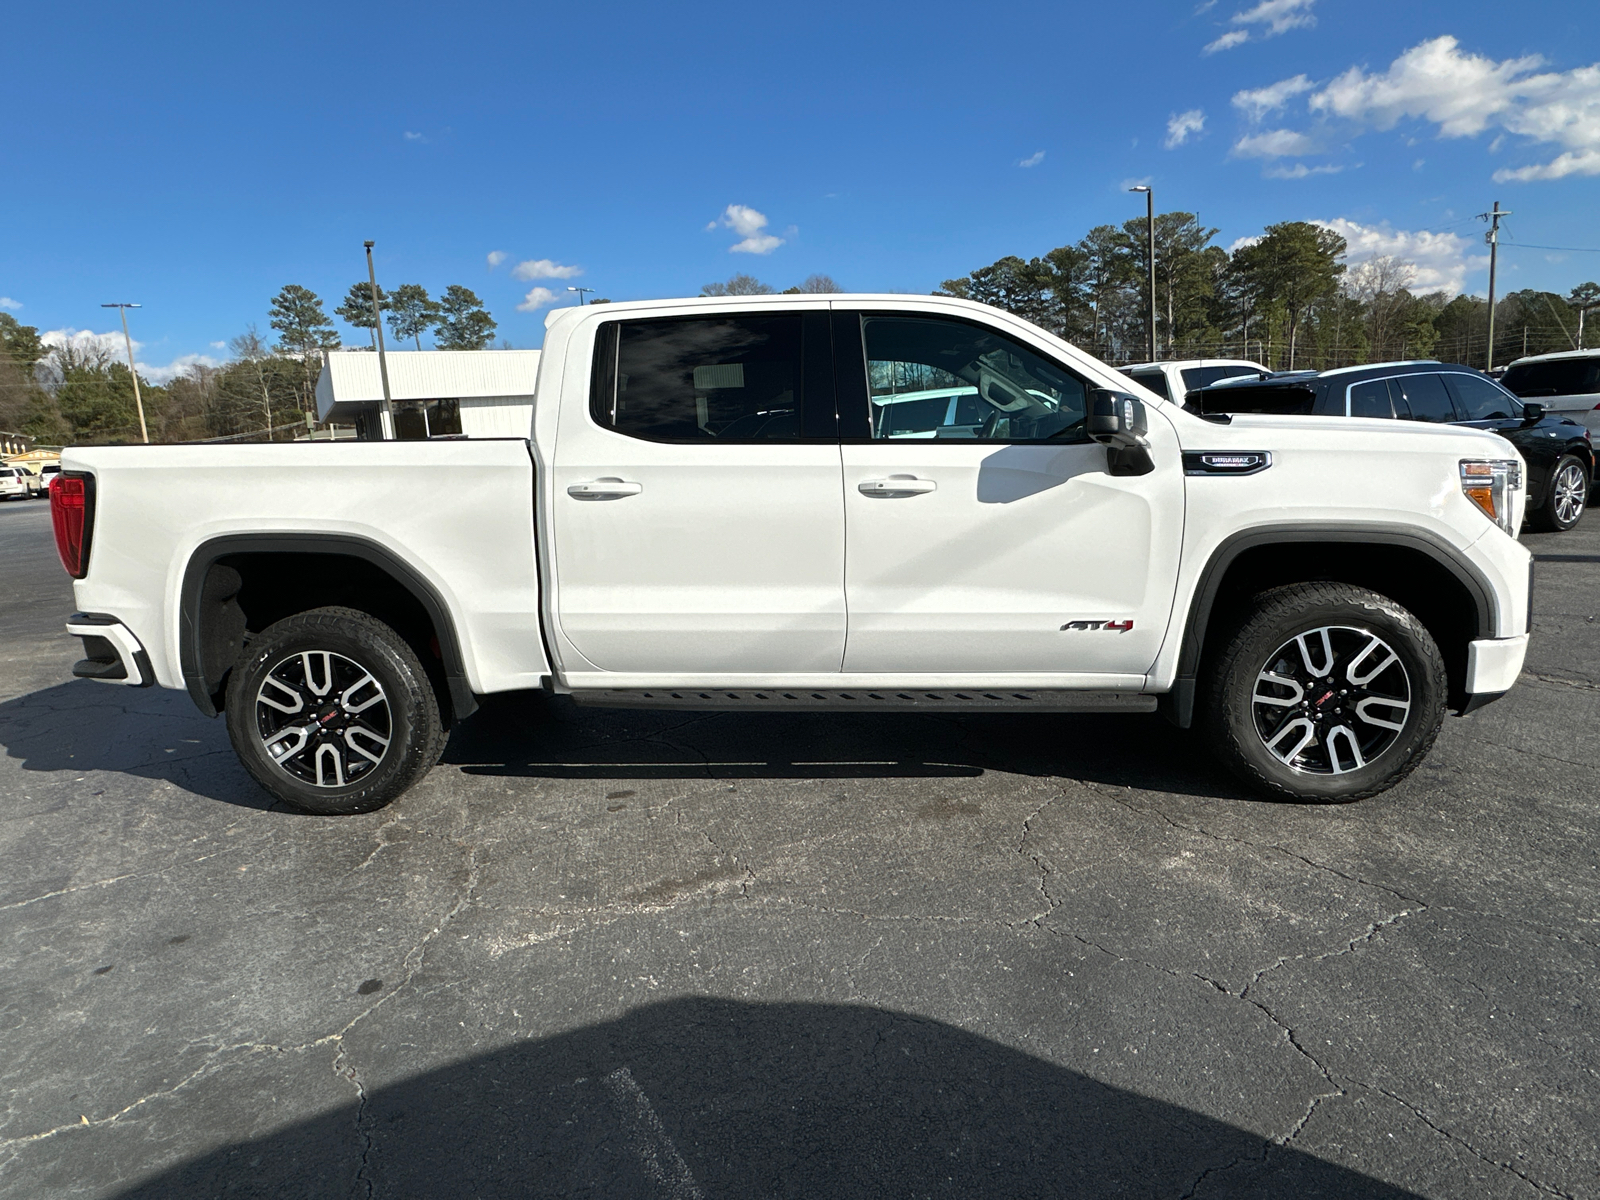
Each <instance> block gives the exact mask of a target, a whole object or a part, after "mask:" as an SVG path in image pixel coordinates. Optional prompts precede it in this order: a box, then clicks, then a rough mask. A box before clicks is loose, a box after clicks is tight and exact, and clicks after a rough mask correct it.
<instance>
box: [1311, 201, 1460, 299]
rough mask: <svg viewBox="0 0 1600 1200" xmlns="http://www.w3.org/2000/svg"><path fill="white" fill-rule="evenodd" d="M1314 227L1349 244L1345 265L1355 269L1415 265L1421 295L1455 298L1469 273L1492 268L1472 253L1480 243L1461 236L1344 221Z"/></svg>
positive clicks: (1383, 224) (1333, 221) (1386, 223)
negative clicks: (1380, 263) (1375, 262)
mask: <svg viewBox="0 0 1600 1200" xmlns="http://www.w3.org/2000/svg"><path fill="white" fill-rule="evenodd" d="M1312 223H1313V224H1316V225H1321V226H1323V227H1324V228H1326V229H1331V230H1333V231H1334V232H1335V233H1337V234H1338V235H1339V236H1340V237H1342V238H1344V240H1345V241H1346V242H1348V243H1349V246H1350V248H1349V250H1348V252H1347V253H1346V257H1345V261H1346V262H1348V263H1349V264H1350V265H1351V266H1357V265H1359V264H1361V263H1364V262H1368V261H1370V260H1372V259H1374V258H1383V257H1393V258H1397V259H1400V260H1401V261H1402V262H1408V263H1412V264H1414V265H1415V266H1416V269H1417V273H1416V279H1415V282H1414V283H1413V284H1412V287H1413V288H1414V289H1415V290H1416V291H1418V292H1448V293H1450V294H1451V295H1455V294H1456V293H1457V292H1460V291H1461V290H1462V289H1463V287H1465V285H1466V277H1467V275H1468V273H1470V272H1473V271H1481V270H1484V269H1486V268H1487V267H1488V265H1489V258H1488V256H1487V255H1483V254H1469V253H1468V251H1469V249H1472V248H1474V247H1476V245H1477V243H1476V242H1475V241H1473V240H1471V239H1468V238H1465V237H1462V236H1461V235H1460V234H1459V233H1430V232H1429V231H1427V230H1425V229H1424V230H1419V231H1417V232H1412V231H1410V230H1406V229H1392V228H1390V226H1389V223H1388V222H1387V221H1384V222H1381V223H1380V224H1377V225H1362V224H1359V223H1357V222H1355V221H1349V220H1346V219H1345V218H1343V217H1337V218H1335V219H1334V220H1332V221H1314V222H1312Z"/></svg>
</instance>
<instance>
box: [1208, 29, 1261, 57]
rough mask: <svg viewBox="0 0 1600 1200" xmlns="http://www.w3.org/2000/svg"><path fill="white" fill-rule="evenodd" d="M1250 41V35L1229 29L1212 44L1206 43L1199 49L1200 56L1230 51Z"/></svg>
mask: <svg viewBox="0 0 1600 1200" xmlns="http://www.w3.org/2000/svg"><path fill="white" fill-rule="evenodd" d="M1249 40H1250V34H1249V32H1248V31H1247V30H1243V29H1230V30H1229V31H1228V32H1227V33H1225V34H1223V35H1222V36H1221V37H1219V38H1218V39H1217V40H1216V41H1214V42H1207V43H1206V44H1205V45H1204V46H1203V47H1201V49H1200V53H1201V54H1215V53H1217V52H1218V51H1219V50H1232V49H1233V48H1234V47H1235V46H1239V45H1243V44H1244V43H1245V42H1248V41H1249Z"/></svg>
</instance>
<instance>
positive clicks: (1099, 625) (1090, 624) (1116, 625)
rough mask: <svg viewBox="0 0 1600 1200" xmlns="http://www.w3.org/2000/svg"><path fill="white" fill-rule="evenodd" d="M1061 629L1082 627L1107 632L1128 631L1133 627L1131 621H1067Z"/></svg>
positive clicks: (1082, 628)
mask: <svg viewBox="0 0 1600 1200" xmlns="http://www.w3.org/2000/svg"><path fill="white" fill-rule="evenodd" d="M1061 628H1062V631H1063V632H1065V631H1066V630H1072V631H1073V632H1077V631H1079V630H1084V629H1104V630H1105V631H1106V632H1108V633H1128V632H1129V631H1130V630H1132V629H1133V622H1132V621H1068V622H1067V623H1066V624H1065V625H1063V626H1062V627H1061Z"/></svg>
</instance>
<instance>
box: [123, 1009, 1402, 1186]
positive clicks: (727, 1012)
mask: <svg viewBox="0 0 1600 1200" xmlns="http://www.w3.org/2000/svg"><path fill="white" fill-rule="evenodd" d="M346 1051H347V1052H348V1053H349V1054H350V1056H351V1058H352V1059H358V1060H361V1066H360V1070H361V1073H362V1075H363V1076H365V1077H366V1078H367V1079H368V1080H370V1079H371V1078H372V1077H373V1075H375V1074H378V1075H391V1076H393V1075H397V1074H403V1072H404V1067H405V1058H404V1056H405V1053H406V1052H405V1051H403V1050H401V1049H400V1048H399V1047H394V1048H382V1049H377V1050H374V1049H372V1048H370V1047H369V1048H366V1049H361V1048H358V1047H355V1046H348V1045H347V1046H346ZM373 1057H377V1058H378V1059H379V1060H380V1061H378V1062H374V1061H372V1058H373ZM367 1086H368V1088H369V1089H371V1090H370V1091H369V1092H368V1094H367V1095H366V1097H365V1098H364V1100H363V1101H362V1102H361V1103H359V1104H349V1105H346V1106H344V1107H341V1108H338V1109H335V1110H333V1111H330V1112H327V1113H324V1114H323V1115H321V1116H317V1117H314V1118H311V1119H309V1120H305V1121H302V1122H300V1123H298V1124H295V1125H291V1126H289V1127H288V1128H285V1129H282V1130H280V1131H278V1132H276V1133H272V1134H269V1135H267V1136H264V1137H259V1138H254V1139H250V1140H248V1141H241V1142H237V1143H235V1144H233V1145H229V1146H225V1147H223V1148H221V1149H218V1150H216V1151H214V1152H212V1153H210V1154H207V1155H205V1156H203V1157H201V1158H198V1159H195V1160H192V1161H190V1162H188V1163H185V1164H183V1165H181V1166H179V1167H176V1168H174V1169H171V1170H168V1171H166V1172H164V1173H163V1174H161V1175H159V1176H157V1177H155V1178H152V1179H148V1180H146V1181H145V1182H143V1183H141V1184H140V1185H138V1186H136V1187H134V1188H132V1189H131V1190H128V1191H125V1192H123V1193H122V1196H123V1198H124V1200H188V1198H199V1197H213V1196H222V1195H227V1196H238V1197H258V1196H259V1197H265V1196H327V1195H335V1194H343V1193H344V1190H345V1189H346V1188H347V1187H348V1188H351V1189H352V1191H351V1194H363V1195H370V1196H379V1197H406V1198H407V1200H418V1198H421V1200H433V1198H436V1197H437V1198H442V1197H458V1196H459V1197H477V1196H482V1197H487V1196H605V1197H608V1198H610V1200H619V1198H620V1200H631V1198H634V1197H638V1198H641V1200H643V1198H650V1200H719V1198H722V1197H735V1196H794V1197H823V1196H826V1197H840V1198H853V1197H882V1196H928V1195H941V1196H1073V1197H1078V1196H1083V1197H1088V1196H1111V1195H1119V1196H1120V1195H1143V1196H1189V1195H1195V1194H1200V1195H1207V1196H1211V1195H1226V1196H1260V1197H1268V1196H1296V1197H1335V1196H1337V1197H1343V1198H1347V1200H1378V1198H1379V1197H1385V1198H1395V1197H1407V1196H1412V1195H1414V1193H1411V1192H1406V1191H1403V1190H1400V1189H1397V1188H1393V1187H1391V1186H1389V1185H1386V1184H1384V1183H1381V1182H1379V1181H1378V1180H1375V1179H1372V1178H1371V1177H1369V1176H1366V1175H1363V1174H1360V1173H1358V1172H1355V1171H1352V1170H1349V1169H1347V1168H1344V1167H1340V1166H1336V1165H1334V1164H1332V1163H1328V1162H1325V1161H1322V1160H1320V1159H1317V1158H1314V1157H1312V1156H1311V1155H1309V1154H1306V1153H1303V1152H1301V1151H1299V1150H1297V1149H1295V1148H1293V1147H1291V1146H1281V1145H1277V1144H1274V1143H1271V1142H1269V1141H1267V1140H1265V1139H1264V1138H1262V1137H1260V1136H1259V1135H1256V1134H1252V1133H1248V1132H1246V1131H1244V1130H1242V1129H1238V1128H1236V1127H1234V1126H1232V1125H1228V1124H1226V1123H1223V1122H1221V1121H1218V1120H1215V1119H1213V1118H1211V1117H1208V1116H1204V1115H1202V1114H1200V1113H1196V1112H1193V1111H1190V1110H1188V1109H1185V1108H1182V1107H1179V1106H1177V1105H1173V1104H1169V1103H1166V1102H1164V1101H1160V1100H1154V1099H1150V1098H1148V1097H1144V1096H1139V1095H1136V1094H1134V1093H1132V1092H1128V1091H1124V1090H1122V1089H1120V1088H1116V1087H1111V1086H1109V1085H1107V1084H1104V1083H1100V1082H1098V1081H1096V1080H1094V1079H1091V1078H1089V1077H1088V1076H1086V1075H1083V1074H1080V1073H1078V1072H1076V1071H1072V1070H1067V1069H1064V1068H1062V1067H1058V1066H1055V1065H1054V1064H1051V1063H1048V1062H1045V1061H1043V1060H1042V1059H1039V1058H1036V1057H1033V1056H1032V1055H1028V1054H1024V1053H1020V1052H1018V1051H1016V1050H1012V1049H1010V1048H1008V1047H1005V1046H1002V1045H1000V1044H998V1043H996V1042H993V1041H990V1040H988V1039H987V1038H983V1037H979V1036H976V1035H974V1034H970V1033H967V1032H965V1031H963V1030H961V1029H958V1028H956V1027H954V1026H951V1025H947V1024H944V1023H942V1022H939V1021H934V1020H928V1019H924V1018H920V1017H916V1016H911V1015H908V1014H904V1013H896V1012H891V1011H888V1010H885V1009H881V1008H874V1007H868V1006H856V1005H832V1004H752V1003H744V1002H739V1001H733V1000H722V999H710V998H685V999H678V1000H670V1001H666V1002H664V1003H660V1004H653V1005H648V1006H645V1007H641V1008H639V1009H636V1010H634V1011H632V1012H630V1013H628V1014H627V1015H625V1016H623V1017H620V1018H618V1019H616V1020H612V1021H607V1022H604V1023H601V1024H596V1025H591V1026H589V1027H586V1028H582V1029H578V1030H576V1031H573V1032H570V1033H564V1034H559V1035H556V1036H552V1037H548V1038H544V1039H542V1040H538V1041H529V1042H522V1043H519V1044H516V1045H512V1046H509V1047H507V1048H505V1049H502V1050H498V1051H495V1052H493V1053H489V1054H484V1055H481V1056H478V1057H474V1058H470V1059H467V1060H465V1061H462V1062H459V1063H456V1064H454V1065H452V1066H448V1067H444V1068H441V1069H438V1070H434V1071H430V1072H427V1073H425V1074H422V1075H418V1076H416V1077H414V1078H410V1079H405V1080H404V1081H403V1082H400V1083H394V1084H389V1085H387V1086H382V1087H377V1088H372V1085H371V1083H370V1082H369V1083H368V1085H367ZM1261 1091H1262V1096H1261V1097H1260V1098H1259V1099H1260V1101H1261V1108H1263V1109H1267V1108H1271V1109H1274V1110H1276V1109H1280V1108H1281V1109H1283V1110H1284V1111H1286V1112H1287V1111H1288V1110H1289V1108H1290V1107H1293V1108H1294V1109H1295V1111H1296V1113H1298V1111H1299V1109H1300V1108H1302V1107H1303V1104H1304V1099H1303V1097H1300V1096H1299V1095H1298V1094H1296V1095H1293V1096H1289V1095H1274V1094H1273V1092H1274V1085H1273V1083H1272V1081H1271V1080H1263V1081H1262V1088H1261ZM252 1096H253V1093H251V1092H250V1091H249V1090H248V1089H246V1090H245V1091H244V1092H241V1093H240V1095H239V1096H238V1097H237V1103H238V1105H239V1106H240V1107H239V1108H238V1111H237V1112H231V1111H229V1102H228V1101H226V1100H223V1101H222V1104H223V1106H224V1108H223V1111H222V1112H216V1113H214V1114H213V1117H214V1118H215V1119H226V1120H229V1121H230V1123H231V1122H232V1121H235V1120H236V1121H237V1123H238V1124H240V1125H245V1126H248V1125H249V1124H251V1123H252V1120H253V1119H254V1118H256V1117H257V1116H258V1114H254V1113H252V1112H250V1111H249V1110H248V1106H249V1101H250V1098H251V1097H252ZM225 1113H226V1114H227V1115H226V1116H224V1114H225ZM1289 1119H1291V1120H1292V1118H1289Z"/></svg>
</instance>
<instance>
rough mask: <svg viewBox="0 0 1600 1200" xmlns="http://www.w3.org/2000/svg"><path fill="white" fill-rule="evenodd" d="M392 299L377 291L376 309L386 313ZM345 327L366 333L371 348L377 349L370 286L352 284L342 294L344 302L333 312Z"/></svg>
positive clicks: (367, 284) (380, 289)
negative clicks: (350, 326) (351, 327)
mask: <svg viewBox="0 0 1600 1200" xmlns="http://www.w3.org/2000/svg"><path fill="white" fill-rule="evenodd" d="M393 299H394V297H392V296H386V295H384V292H383V289H382V288H379V289H378V308H379V310H381V311H383V312H388V311H389V308H390V306H391V302H392V301H393ZM333 313H334V316H336V317H338V318H339V319H340V320H341V321H343V322H344V323H345V324H346V325H353V326H355V327H356V328H357V329H365V330H366V331H367V337H368V340H370V341H371V343H372V348H373V349H374V350H376V349H377V348H378V335H377V334H376V333H375V332H374V329H375V327H376V325H377V322H376V321H374V320H373V319H372V284H370V283H352V284H351V285H350V290H349V291H348V292H346V293H345V294H344V300H343V302H342V303H341V304H340V305H339V307H338V308H336V309H334V310H333Z"/></svg>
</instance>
